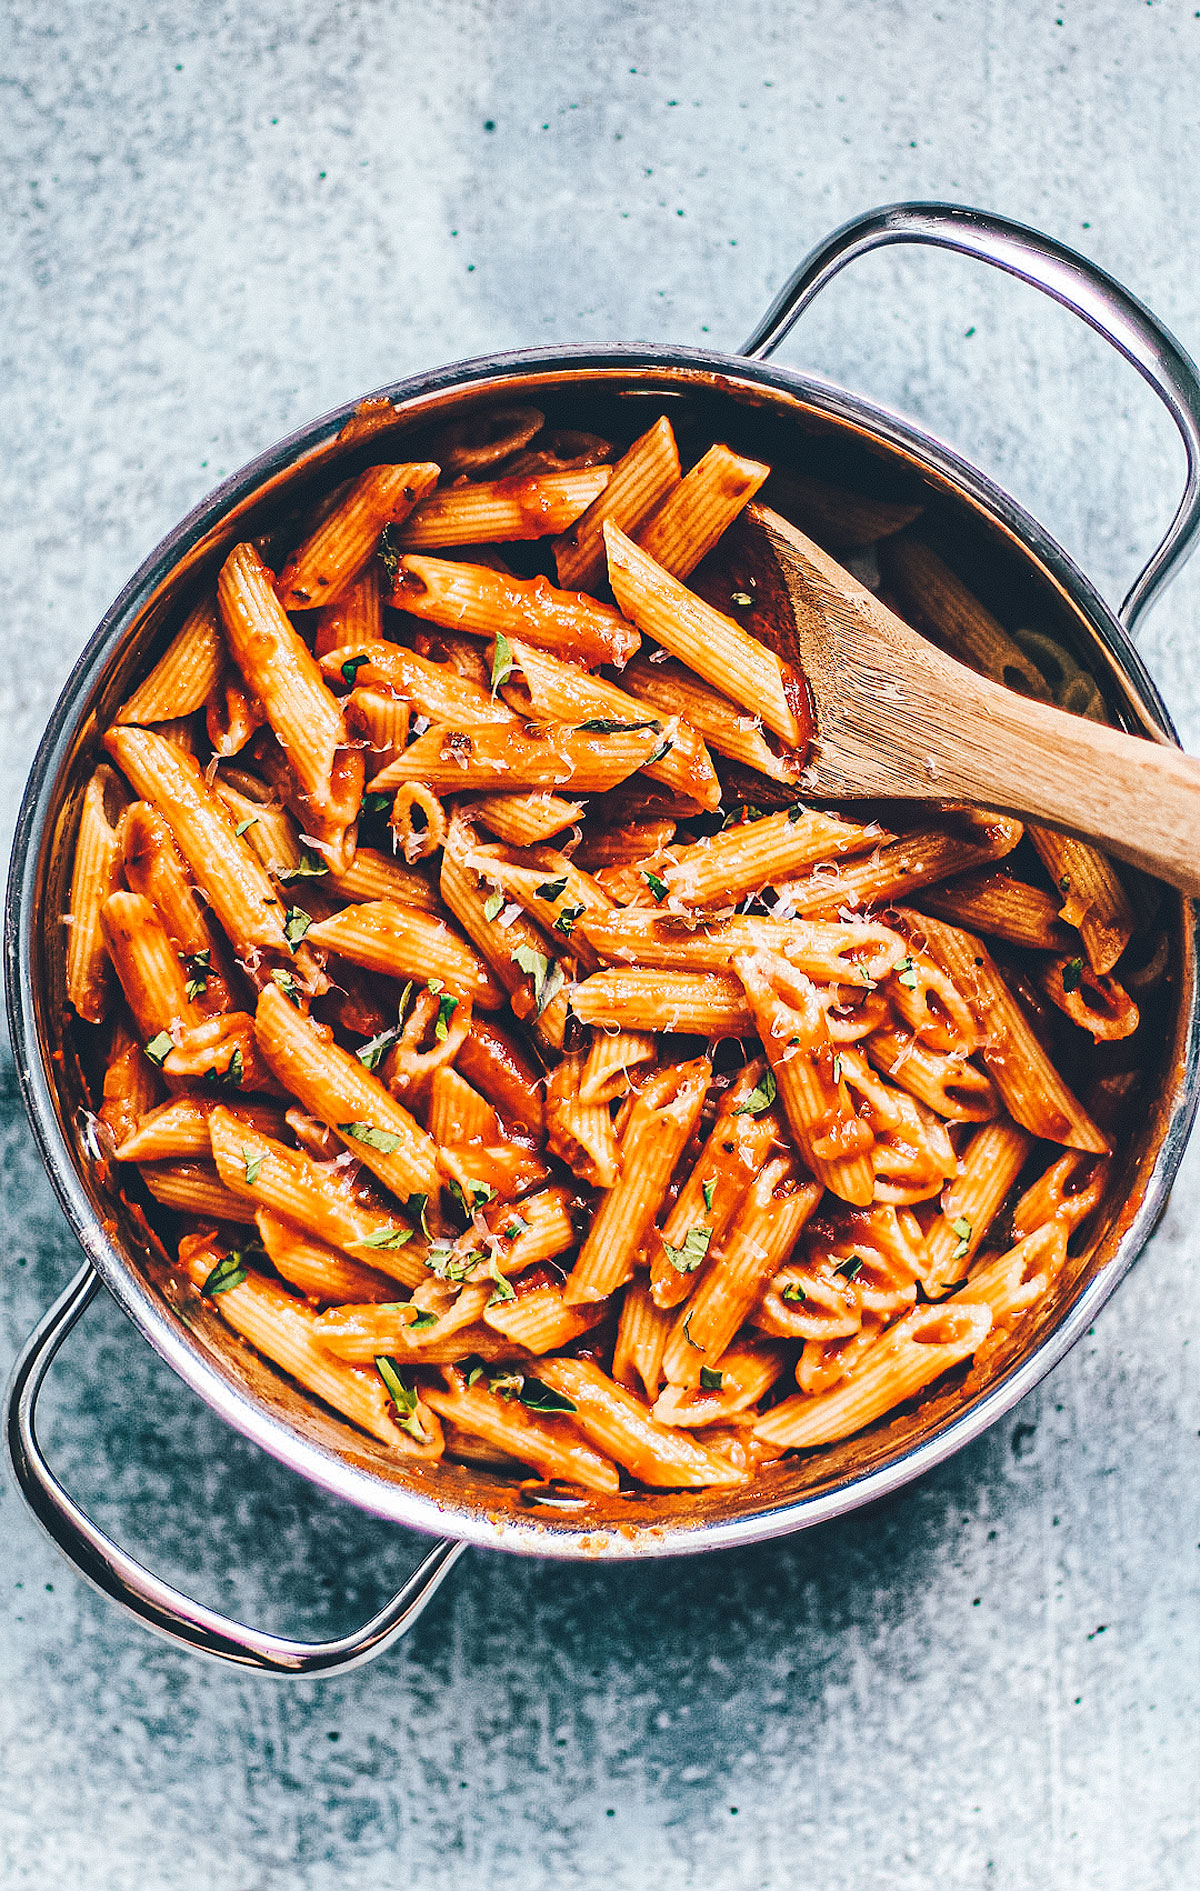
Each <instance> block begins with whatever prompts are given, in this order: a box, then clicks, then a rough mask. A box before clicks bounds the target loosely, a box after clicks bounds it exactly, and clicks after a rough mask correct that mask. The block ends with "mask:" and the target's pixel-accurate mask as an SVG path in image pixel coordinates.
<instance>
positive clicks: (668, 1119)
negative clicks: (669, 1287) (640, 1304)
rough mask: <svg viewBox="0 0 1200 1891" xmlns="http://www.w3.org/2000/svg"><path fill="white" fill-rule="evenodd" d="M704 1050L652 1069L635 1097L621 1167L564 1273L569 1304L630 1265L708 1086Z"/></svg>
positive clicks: (601, 1288) (617, 1282)
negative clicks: (684, 1060) (686, 1060)
mask: <svg viewBox="0 0 1200 1891" xmlns="http://www.w3.org/2000/svg"><path fill="white" fill-rule="evenodd" d="M711 1075H712V1066H711V1065H710V1064H709V1062H708V1059H707V1058H704V1057H698V1058H696V1059H695V1060H694V1061H693V1062H692V1063H689V1064H679V1065H676V1066H673V1067H668V1068H666V1069H664V1070H659V1071H656V1072H655V1074H654V1075H653V1076H652V1077H650V1078H648V1079H647V1081H646V1082H645V1084H644V1085H643V1086H642V1088H641V1090H640V1091H638V1093H637V1095H636V1096H635V1097H634V1099H633V1107H632V1110H631V1111H630V1114H629V1118H628V1120H627V1122H626V1124H625V1128H624V1132H623V1134H622V1136H621V1148H620V1159H621V1167H620V1173H619V1175H618V1176H617V1179H616V1181H615V1182H614V1183H613V1185H612V1187H611V1188H610V1189H609V1191H608V1193H607V1194H606V1195H605V1197H604V1200H603V1201H602V1202H601V1204H600V1206H599V1208H598V1209H597V1211H596V1214H595V1217H594V1219H593V1221H592V1225H591V1227H590V1229H589V1230H588V1235H587V1239H586V1241H585V1242H584V1244H583V1246H582V1248H581V1249H580V1251H579V1258H578V1259H577V1261H576V1262H575V1265H574V1267H573V1268H572V1269H571V1272H570V1274H569V1275H568V1277H567V1285H566V1294H565V1298H566V1301H567V1304H568V1306H579V1305H587V1304H589V1303H591V1302H593V1301H596V1300H605V1299H607V1298H608V1296H609V1295H610V1294H611V1293H615V1291H616V1289H617V1288H618V1287H621V1286H623V1285H624V1283H625V1281H626V1280H627V1279H628V1278H629V1276H630V1274H631V1273H632V1272H633V1263H634V1260H635V1259H636V1257H637V1255H638V1253H639V1251H640V1250H641V1248H642V1246H643V1244H644V1243H645V1241H646V1238H647V1236H648V1235H649V1232H650V1229H651V1226H652V1225H653V1222H654V1218H655V1216H656V1215H657V1214H658V1212H659V1210H660V1209H661V1207H662V1204H663V1200H664V1197H665V1195H666V1190H667V1184H668V1183H669V1181H670V1179H671V1173H672V1171H673V1169H674V1167H675V1164H676V1163H677V1162H678V1160H679V1158H680V1156H681V1155H682V1153H683V1149H684V1145H685V1144H686V1142H687V1140H688V1138H689V1136H690V1135H691V1133H692V1130H693V1129H694V1128H695V1125H696V1121H697V1119H698V1117H699V1115H700V1109H701V1106H702V1104H703V1102H704V1098H705V1096H706V1094H707V1091H708V1083H709V1079H710V1077H711Z"/></svg>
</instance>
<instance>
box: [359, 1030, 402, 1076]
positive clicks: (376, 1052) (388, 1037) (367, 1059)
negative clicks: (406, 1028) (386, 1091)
mask: <svg viewBox="0 0 1200 1891" xmlns="http://www.w3.org/2000/svg"><path fill="white" fill-rule="evenodd" d="M399 1035H400V1026H399V1025H398V1024H393V1026H392V1027H391V1030H390V1031H381V1032H380V1033H379V1036H378V1037H370V1038H368V1039H367V1041H366V1043H365V1044H360V1045H359V1047H358V1049H357V1051H356V1052H355V1056H356V1057H357V1058H358V1061H359V1063H360V1064H365V1065H366V1067H367V1069H368V1070H374V1068H375V1066H376V1064H377V1063H378V1062H379V1060H380V1058H381V1057H382V1056H383V1054H384V1052H385V1051H389V1050H391V1048H392V1045H393V1044H394V1043H395V1042H396V1039H397V1038H398V1037H399Z"/></svg>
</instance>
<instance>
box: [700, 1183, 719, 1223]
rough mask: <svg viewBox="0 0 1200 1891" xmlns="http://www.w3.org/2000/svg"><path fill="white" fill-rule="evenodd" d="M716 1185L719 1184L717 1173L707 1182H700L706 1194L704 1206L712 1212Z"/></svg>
mask: <svg viewBox="0 0 1200 1891" xmlns="http://www.w3.org/2000/svg"><path fill="white" fill-rule="evenodd" d="M716 1186H717V1178H716V1176H715V1175H714V1176H710V1177H709V1179H708V1181H707V1182H701V1184H700V1187H701V1190H702V1191H703V1194H704V1206H705V1208H706V1209H707V1210H708V1211H709V1213H710V1214H711V1212H712V1203H713V1190H714V1189H715V1188H716Z"/></svg>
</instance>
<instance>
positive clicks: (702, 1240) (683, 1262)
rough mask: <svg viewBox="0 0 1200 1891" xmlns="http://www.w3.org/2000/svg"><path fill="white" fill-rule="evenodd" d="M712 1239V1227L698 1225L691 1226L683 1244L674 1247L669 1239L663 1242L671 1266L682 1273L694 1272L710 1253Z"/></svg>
mask: <svg viewBox="0 0 1200 1891" xmlns="http://www.w3.org/2000/svg"><path fill="white" fill-rule="evenodd" d="M711 1240H712V1229H711V1228H704V1227H701V1226H699V1225H697V1226H696V1227H694V1228H689V1229H688V1231H687V1233H686V1234H685V1235H684V1237H683V1246H682V1247H678V1248H673V1247H672V1246H671V1243H670V1242H669V1241H664V1242H663V1251H664V1252H665V1254H666V1257H667V1259H668V1260H669V1261H670V1263H671V1266H672V1267H674V1268H676V1269H677V1270H678V1272H679V1273H681V1274H694V1273H695V1271H696V1269H697V1268H698V1267H699V1265H700V1263H701V1261H702V1260H703V1259H704V1257H705V1255H706V1254H707V1253H708V1244H709V1242H710V1241H711Z"/></svg>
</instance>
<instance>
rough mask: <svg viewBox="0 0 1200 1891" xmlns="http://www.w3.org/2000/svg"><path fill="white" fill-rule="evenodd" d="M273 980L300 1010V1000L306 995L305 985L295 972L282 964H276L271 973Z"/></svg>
mask: <svg viewBox="0 0 1200 1891" xmlns="http://www.w3.org/2000/svg"><path fill="white" fill-rule="evenodd" d="M271 982H272V984H275V985H278V987H279V989H280V991H281V992H282V993H283V995H284V997H285V998H290V999H291V1001H292V1003H293V1004H294V1005H295V1007H296V1009H297V1011H299V1009H300V1000H301V998H302V997H303V996H304V987H303V985H302V984H301V983H300V980H299V979H298V978H297V977H296V976H295V975H294V973H292V972H289V971H286V970H285V969H284V968H283V967H281V966H276V967H275V969H274V970H273V971H272V973H271Z"/></svg>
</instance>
